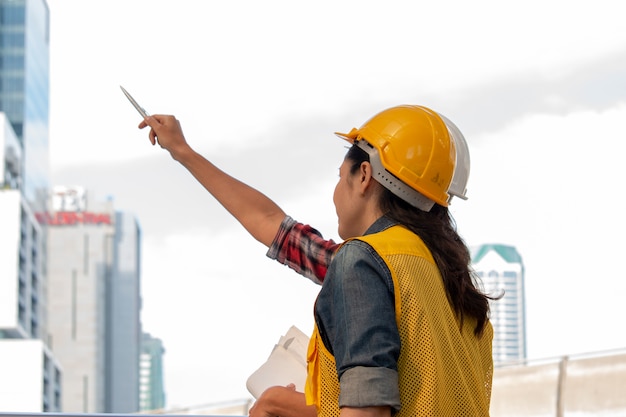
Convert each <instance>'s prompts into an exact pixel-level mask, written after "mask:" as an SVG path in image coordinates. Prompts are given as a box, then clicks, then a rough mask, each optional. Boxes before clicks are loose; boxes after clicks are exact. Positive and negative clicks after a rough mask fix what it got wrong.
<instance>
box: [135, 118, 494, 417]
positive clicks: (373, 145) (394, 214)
mask: <svg viewBox="0 0 626 417" xmlns="http://www.w3.org/2000/svg"><path fill="white" fill-rule="evenodd" d="M146 126H150V127H151V131H150V135H149V136H150V140H151V142H152V143H153V144H155V143H156V142H157V140H158V143H159V144H160V146H161V147H163V148H165V149H166V150H168V151H169V152H170V154H171V155H172V157H173V158H174V159H176V160H178V161H179V162H180V163H182V164H183V165H184V166H185V167H186V168H187V169H189V171H190V172H191V173H192V174H193V175H194V176H195V177H196V178H197V179H198V180H199V181H200V182H201V183H202V184H203V185H204V186H205V188H206V189H207V190H208V191H209V192H210V193H211V194H212V195H213V196H215V197H216V198H217V200H218V201H220V202H221V203H222V205H224V207H225V208H226V209H227V210H229V212H230V213H231V214H233V215H234V216H235V217H236V218H237V219H238V220H239V221H240V222H241V223H242V224H243V225H244V227H246V229H247V230H248V231H249V232H250V233H251V234H252V235H253V236H254V237H255V238H257V239H258V240H259V241H261V242H262V243H264V244H266V245H267V246H268V247H270V250H269V252H268V255H269V256H271V257H273V258H275V259H277V260H279V261H281V262H283V263H286V264H287V265H289V266H291V267H292V268H294V269H296V270H297V271H298V272H301V273H304V274H305V275H308V276H311V275H315V276H317V277H318V279H319V280H320V281H321V280H324V283H323V286H322V289H321V291H320V294H319V296H318V299H317V301H316V305H315V323H316V325H315V329H314V334H313V336H312V337H311V343H310V346H309V352H308V354H309V357H308V380H307V384H306V389H305V391H306V393H298V392H295V391H294V390H293V389H292V388H290V387H272V388H270V389H268V390H267V391H266V392H265V393H264V394H263V395H262V396H261V397H260V398H259V399H258V401H257V402H256V404H255V405H254V407H253V408H252V409H251V410H250V415H251V416H283V417H289V416H292V415H293V416H302V415H311V416H313V415H322V416H334V415H341V416H343V417H346V416H379V415H380V416H390V415H392V414H394V415H402V416H404V415H406V416H419V415H436V416H448V415H449V416H459V415H468V416H469V415H471V416H480V415H488V413H489V397H490V391H491V389H490V388H491V372H492V360H491V338H492V329H491V326H490V324H489V321H488V310H489V307H488V297H487V296H485V295H484V294H482V293H480V291H479V290H478V289H477V288H476V286H475V285H474V283H473V281H472V275H471V273H470V269H469V264H470V257H469V252H468V250H467V248H466V246H465V244H464V243H463V241H462V240H461V238H460V237H459V236H458V234H457V233H456V231H455V228H454V225H453V222H452V220H451V218H450V215H449V212H448V209H447V206H448V201H449V199H450V197H451V193H449V188H450V184H451V183H452V179H453V176H454V173H455V168H457V167H458V165H459V164H458V163H457V158H456V156H457V155H456V148H455V143H454V134H455V127H454V125H452V124H451V123H450V122H449V121H448V120H447V119H445V118H443V117H442V116H441V115H439V114H437V113H436V112H434V111H432V110H430V109H428V108H425V107H422V106H398V107H394V108H391V109H387V110H384V111H383V112H380V113H379V114H377V115H375V116H374V117H373V118H371V119H370V120H368V121H367V122H366V123H365V124H364V125H363V126H361V128H359V129H353V130H352V131H351V132H350V133H348V134H340V136H341V137H343V138H344V139H346V140H349V141H350V142H351V143H353V146H352V148H350V150H349V151H348V153H347V154H346V157H345V159H344V161H343V163H342V165H341V168H340V178H339V182H338V184H337V186H336V189H335V192H334V196H333V201H334V203H335V207H336V212H337V216H338V227H339V235H340V237H341V238H342V239H344V242H343V243H342V244H341V246H339V247H338V248H337V246H336V245H334V242H327V241H324V240H323V239H322V237H321V235H319V234H318V233H317V232H316V231H315V230H314V229H312V228H310V227H308V226H305V225H302V224H300V223H297V222H295V221H293V220H292V219H291V218H290V217H288V216H286V215H285V213H284V212H283V211H282V210H281V209H280V208H279V207H278V206H277V205H276V204H275V203H273V202H272V201H271V200H269V199H268V198H267V197H265V196H264V195H263V194H261V193H259V192H258V191H256V190H254V189H252V188H250V187H248V186H247V185H245V184H243V183H241V182H239V181H238V180H236V179H234V178H232V177H230V176H228V175H227V174H225V173H224V172H222V171H221V170H219V169H218V168H217V167H215V166H214V165H213V164H211V163H210V162H209V161H207V160H206V159H205V158H203V157H202V156H200V155H199V154H197V153H196V152H195V151H193V150H192V149H191V147H189V145H188V144H187V143H186V141H185V139H184V136H183V134H182V130H181V128H180V124H179V123H178V121H177V120H176V119H175V118H174V117H172V116H152V117H148V118H146V119H145V120H144V121H143V122H142V123H141V124H140V125H139V127H140V128H143V127H146ZM457 132H458V131H457ZM157 138H158V139H157ZM326 267H328V269H327V270H326Z"/></svg>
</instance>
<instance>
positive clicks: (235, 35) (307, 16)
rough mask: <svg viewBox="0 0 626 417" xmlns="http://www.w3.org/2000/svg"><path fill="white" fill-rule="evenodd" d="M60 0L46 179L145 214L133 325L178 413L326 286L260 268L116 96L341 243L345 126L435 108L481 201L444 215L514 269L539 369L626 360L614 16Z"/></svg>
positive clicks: (307, 309) (302, 322)
mask: <svg viewBox="0 0 626 417" xmlns="http://www.w3.org/2000/svg"><path fill="white" fill-rule="evenodd" d="M49 4H50V10H51V74H52V78H51V114H50V116H51V117H50V118H51V130H50V133H51V141H50V143H51V167H52V176H53V181H54V183H55V184H68V185H71V184H80V185H83V186H85V187H88V188H89V189H93V190H95V191H96V192H98V193H100V194H101V195H102V196H108V195H110V196H112V198H114V200H115V203H116V206H117V207H120V208H122V209H124V210H128V211H131V212H134V213H135V214H136V215H137V217H138V218H139V219H140V222H141V225H142V230H143V233H144V236H143V237H144V246H143V265H142V270H143V278H142V282H143V283H144V288H143V295H144V309H143V316H142V319H143V322H144V326H145V328H146V331H148V332H150V333H153V334H157V335H158V336H159V338H161V339H162V340H163V343H164V345H165V346H166V348H167V352H168V353H167V356H166V358H165V362H164V370H165V378H166V387H165V388H166V392H167V393H168V403H169V405H170V406H172V407H174V406H187V405H194V404H201V403H210V402H216V401H221V400H224V399H233V398H239V397H244V396H247V392H246V390H245V379H246V378H247V376H248V375H249V374H250V373H251V372H253V371H254V370H255V369H256V367H258V366H259V365H260V364H261V363H262V362H263V361H264V360H265V359H266V358H267V355H269V352H270V350H271V348H272V346H273V344H274V343H275V340H276V338H277V337H278V336H279V335H280V334H283V333H284V331H285V330H286V329H287V328H288V327H289V326H291V325H292V324H296V325H298V327H300V328H301V329H303V330H304V331H307V330H308V329H310V328H311V320H312V319H311V308H312V303H313V301H314V299H315V295H316V293H317V290H318V288H317V287H316V286H315V285H313V284H311V283H309V282H307V281H305V280H302V279H300V278H299V277H297V276H294V275H293V274H292V273H291V271H289V270H288V269H287V268H284V267H282V266H280V265H277V264H276V265H275V264H274V263H272V262H271V261H269V260H268V259H266V257H265V256H264V253H265V249H264V247H263V246H262V245H260V244H258V243H257V242H255V241H253V240H252V239H251V238H250V237H249V236H248V235H247V234H246V232H245V231H243V230H242V229H241V227H240V226H239V225H238V224H237V223H236V222H235V221H234V220H233V219H232V218H230V216H229V215H228V214H227V213H226V212H225V210H223V208H222V207H220V206H219V205H218V204H217V203H216V202H215V201H214V200H213V199H212V198H211V197H210V196H208V195H207V193H206V192H205V191H204V190H203V189H202V187H201V186H199V185H198V184H197V183H196V182H195V180H194V179H193V177H191V175H190V174H189V173H187V172H186V171H185V170H184V169H183V168H182V167H180V166H179V165H178V164H177V163H176V162H175V161H172V159H171V158H170V157H169V155H167V154H166V153H165V152H163V151H162V150H161V149H159V148H158V147H154V148H153V147H151V146H150V145H149V142H148V139H147V132H145V131H138V130H137V129H136V126H137V125H138V123H139V121H140V119H139V117H138V115H137V112H136V111H135V110H134V109H133V108H132V106H130V104H129V103H128V101H127V100H126V98H125V97H124V95H123V94H122V93H121V92H120V89H119V85H120V84H121V85H123V86H124V87H125V88H126V89H127V90H128V91H129V92H130V93H131V94H133V96H134V97H135V98H136V99H137V100H138V101H139V102H140V104H141V105H142V106H144V107H145V108H146V110H148V111H149V112H150V113H173V114H175V115H177V117H178V118H179V119H180V120H181V123H182V125H183V129H184V131H185V133H186V136H187V138H188V140H189V141H190V143H191V144H192V145H193V146H195V147H196V148H197V149H198V151H200V152H201V153H202V154H204V155H205V156H207V157H208V158H209V159H211V160H213V161H214V162H215V163H217V164H218V166H220V167H222V168H224V169H225V170H226V171H227V172H229V173H232V174H233V175H235V176H236V177H238V178H240V179H242V180H244V181H247V182H249V183H251V184H252V185H253V186H255V187H258V188H259V189H260V190H261V191H264V192H266V193H267V194H268V195H269V196H270V197H271V198H273V199H275V201H277V202H278V203H279V204H281V206H283V207H284V208H285V210H286V211H287V212H288V213H289V214H290V215H292V216H293V217H294V218H296V219H297V220H300V221H303V222H306V223H310V224H312V225H313V226H315V227H317V228H318V229H319V230H320V231H322V233H323V234H324V235H325V236H326V237H331V238H334V237H336V220H335V212H334V208H333V206H332V201H331V195H332V190H333V187H334V184H335V182H336V172H337V171H336V170H337V168H338V166H339V165H340V162H341V159H342V158H343V154H344V152H345V148H344V145H343V143H340V141H338V140H337V139H336V138H335V137H334V135H333V132H335V131H344V129H350V128H352V127H357V126H359V125H360V124H362V123H363V122H364V121H365V120H366V119H367V118H368V117H370V116H371V115H373V114H374V113H375V112H377V111H379V110H381V109H382V108H385V107H389V106H392V105H396V104H399V103H408V102H411V103H416V104H424V105H428V106H431V107H433V108H434V109H435V110H437V111H440V112H441V113H443V114H444V115H446V116H447V117H448V118H450V119H451V120H452V121H454V122H455V123H456V124H457V125H458V126H459V128H460V129H461V131H462V132H463V133H464V135H465V136H466V139H467V141H468V145H469V147H470V154H471V158H472V159H471V160H472V170H471V174H470V179H469V184H468V196H469V199H468V200H467V201H461V200H455V201H454V202H453V204H452V206H451V211H452V213H453V215H454V217H455V219H456V221H457V224H458V228H459V232H460V233H461V235H462V236H463V238H464V239H465V240H466V242H467V243H468V244H470V245H480V244H486V243H501V244H507V245H513V246H515V247H517V248H518V250H519V252H520V253H521V254H522V256H523V257H524V263H525V266H526V270H525V273H526V292H527V294H526V295H527V331H528V333H527V337H528V356H529V358H531V359H534V358H543V357H551V356H559V355H564V354H575V353H581V352H586V351H597V350H604V349H613V348H618V347H622V346H625V345H626V336H625V335H623V334H622V333H621V332H619V331H617V329H619V328H621V327H620V326H621V322H622V321H623V319H624V313H623V311H622V309H621V297H620V294H623V292H624V291H626V280H624V279H623V273H622V272H621V268H620V265H619V263H618V261H619V259H621V252H622V248H623V245H621V244H620V243H619V242H618V243H617V244H613V243H612V242H613V241H614V240H615V238H614V237H615V236H619V235H621V234H622V233H624V232H625V231H626V223H625V222H626V220H625V219H623V218H622V217H621V216H611V215H610V211H609V215H604V214H600V213H597V212H598V211H599V210H605V211H607V210H613V208H612V207H611V205H612V204H614V203H613V201H616V200H617V201H618V203H617V207H616V208H615V209H619V206H620V203H619V200H618V199H617V198H615V197H614V195H615V193H616V192H619V190H620V185H621V184H620V182H619V179H620V178H622V177H623V172H622V170H621V168H620V167H621V161H620V156H621V154H622V153H623V151H624V150H625V149H624V147H625V146H626V141H624V140H623V133H622V128H621V126H622V124H623V120H624V118H625V117H626V93H625V91H626V87H625V85H624V83H625V81H624V80H626V34H625V33H623V31H622V30H621V26H622V23H621V18H620V13H618V9H617V3H616V2H612V1H600V3H598V4H594V7H593V8H589V7H588V5H587V4H584V3H577V2H574V3H572V2H565V1H548V2H545V1H531V2H530V3H528V2H527V3H524V4H523V5H521V4H520V5H519V6H518V7H516V6H513V5H510V4H508V3H507V4H503V3H501V2H494V1H479V2H477V3H476V2H473V3H471V4H467V3H465V2H460V1H444V2H437V3H435V4H428V5H419V6H418V5H416V4H414V2H408V1H391V2H389V3H385V5H384V6H380V5H377V4H374V3H367V2H356V1H354V2H351V1H348V2H341V3H336V2H322V3H319V2H318V3H316V5H315V7H307V6H306V5H302V4H295V3H290V2H273V3H256V2H243V1H242V2H208V3H201V5H200V4H199V3H198V2H194V1H180V2H177V3H176V7H175V8H174V7H171V4H169V3H167V2H162V1H150V2H143V1H133V2H124V1H112V2H107V4H106V7H105V6H104V5H103V4H101V3H93V2H89V1H75V0H63V1H60V0H50V1H49ZM77 16H79V18H77ZM174 20H175V21H176V22H182V23H183V26H176V25H175V24H174ZM583 22H584V25H583ZM112 26H113V27H115V28H116V30H114V31H112V30H111V27H112ZM583 26H584V28H585V29H584V30H582V29H581V28H582V27H583ZM79 34H80V35H79ZM285 172H287V173H288V175H284V173H285ZM305 191H306V192H305ZM605 206H607V207H608V208H604V207H605ZM237 254H245V258H244V260H243V261H242V259H241V256H237ZM590 283H591V284H590ZM607 289H609V290H608V291H607ZM557 334H558V337H557V336H555V335H557Z"/></svg>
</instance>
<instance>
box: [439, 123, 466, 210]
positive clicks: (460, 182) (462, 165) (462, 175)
mask: <svg viewBox="0 0 626 417" xmlns="http://www.w3.org/2000/svg"><path fill="white" fill-rule="evenodd" d="M438 114H439V116H441V118H442V119H443V121H444V122H445V124H446V126H447V127H448V132H450V136H451V137H452V140H454V147H455V148H456V163H455V166H454V175H453V176H452V181H451V182H450V186H449V187H448V196H449V197H448V203H450V201H451V200H452V197H459V198H461V199H463V200H467V196H466V195H465V194H466V193H467V181H468V180H469V173H470V155H469V148H468V147H467V142H466V141H465V137H464V136H463V134H462V133H461V131H460V130H459V128H458V127H457V126H456V125H455V124H454V123H452V121H450V120H449V119H448V118H447V117H445V116H444V115H443V114H441V113H438Z"/></svg>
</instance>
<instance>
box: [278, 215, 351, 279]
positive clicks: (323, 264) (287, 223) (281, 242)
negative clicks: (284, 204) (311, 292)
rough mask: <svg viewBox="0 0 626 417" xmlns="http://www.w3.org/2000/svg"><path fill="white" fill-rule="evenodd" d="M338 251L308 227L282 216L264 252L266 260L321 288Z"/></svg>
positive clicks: (334, 245) (328, 241)
mask: <svg viewBox="0 0 626 417" xmlns="http://www.w3.org/2000/svg"><path fill="white" fill-rule="evenodd" d="M338 247H339V244H337V243H335V242H334V241H333V240H332V239H331V240H326V239H324V238H323V237H322V235H321V233H320V232H318V231H317V230H315V229H314V228H312V227H311V226H309V225H305V224H302V223H298V222H296V221H295V220H294V219H292V218H291V217H289V216H286V217H285V218H284V219H283V222H282V223H281V225H280V228H279V229H278V233H276V237H275V238H274V241H273V242H272V245H271V246H270V248H269V250H268V251H267V256H268V257H269V258H271V259H275V260H277V261H278V262H280V263H282V264H284V265H287V266H288V267H289V268H291V269H293V270H294V271H296V272H297V273H299V274H301V275H303V276H305V277H307V278H309V279H310V280H311V281H313V282H315V283H316V284H321V283H322V282H323V281H324V277H325V276H326V271H327V270H328V266H329V265H330V261H331V260H332V258H333V255H334V254H335V251H336V250H337V248H338Z"/></svg>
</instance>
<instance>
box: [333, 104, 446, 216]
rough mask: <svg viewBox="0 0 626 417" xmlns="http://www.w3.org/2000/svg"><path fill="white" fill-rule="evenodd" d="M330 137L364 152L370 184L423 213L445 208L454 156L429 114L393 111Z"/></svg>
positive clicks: (440, 124) (439, 122)
mask: <svg viewBox="0 0 626 417" xmlns="http://www.w3.org/2000/svg"><path fill="white" fill-rule="evenodd" d="M336 134H337V135H338V136H339V137H341V138H343V139H345V140H347V141H349V142H351V143H353V144H356V145H357V146H359V147H360V148H361V149H363V150H365V151H366V152H368V154H369V155H370V163H371V164H372V168H373V171H374V178H375V179H376V180H377V181H378V182H380V183H381V184H382V185H383V186H385V187H386V188H387V189H389V190H390V191H392V192H393V193H394V194H396V195H398V196H399V197H400V198H402V199H403V200H405V201H407V202H409V203H410V204H412V205H413V206H415V207H417V208H419V209H421V210H424V211H429V210H430V209H431V208H432V206H433V205H434V203H437V204H440V205H442V206H444V207H447V206H448V201H449V195H448V188H449V186H450V183H451V181H452V176H453V175H454V168H455V162H456V150H455V144H454V140H453V139H452V137H451V134H450V131H449V130H448V127H447V125H446V123H445V121H444V120H443V119H442V117H441V116H440V115H439V114H438V113H436V112H435V111H433V110H431V109H429V108H426V107H423V106H416V105H402V106H396V107H392V108H389V109H387V110H383V111H381V112H380V113H378V114H376V115H375V116H373V117H372V118H370V119H369V120H368V121H366V122H365V123H364V124H363V125H362V126H361V127H360V128H358V129H357V128H354V129H352V130H351V131H350V132H349V133H336ZM389 174H391V175H389ZM398 180H399V181H398ZM416 192H417V193H416Z"/></svg>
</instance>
